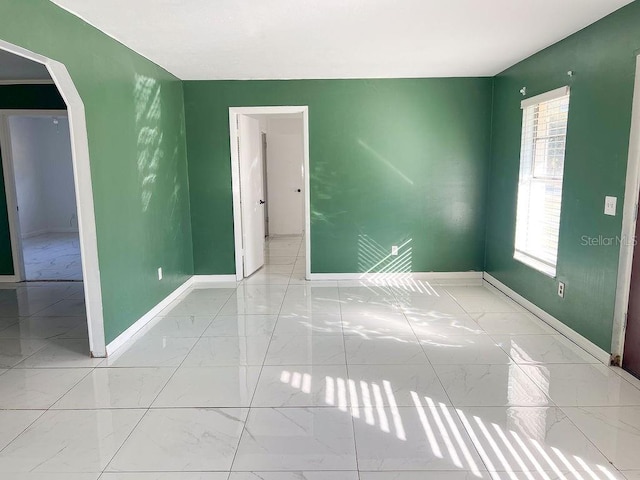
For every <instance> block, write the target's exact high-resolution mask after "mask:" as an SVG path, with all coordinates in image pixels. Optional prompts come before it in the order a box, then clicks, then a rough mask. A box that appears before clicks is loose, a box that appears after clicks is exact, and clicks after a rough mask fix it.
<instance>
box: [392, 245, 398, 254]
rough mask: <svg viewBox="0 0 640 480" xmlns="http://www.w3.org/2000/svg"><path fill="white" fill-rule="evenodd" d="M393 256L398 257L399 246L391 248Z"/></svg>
mask: <svg viewBox="0 0 640 480" xmlns="http://www.w3.org/2000/svg"><path fill="white" fill-rule="evenodd" d="M391 255H398V246H397V245H394V246H393V247H391Z"/></svg>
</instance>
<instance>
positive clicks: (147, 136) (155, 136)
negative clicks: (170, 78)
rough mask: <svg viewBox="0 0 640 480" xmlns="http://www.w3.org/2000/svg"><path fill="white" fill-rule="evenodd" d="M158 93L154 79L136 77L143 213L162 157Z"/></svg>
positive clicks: (147, 204) (158, 87)
mask: <svg viewBox="0 0 640 480" xmlns="http://www.w3.org/2000/svg"><path fill="white" fill-rule="evenodd" d="M161 93H162V92H161V85H160V83H159V82H158V81H157V80H156V79H154V78H151V77H146V76H144V75H139V74H136V83H135V90H134V100H135V114H136V127H137V129H138V159H137V163H138V177H139V179H140V184H141V186H142V198H141V202H142V211H143V212H146V211H147V210H148V209H149V204H150V203H151V198H152V197H153V187H154V184H155V182H156V178H157V172H158V167H159V165H160V162H161V161H162V158H163V156H164V152H163V150H162V138H163V133H162V132H161V131H160V130H159V125H160V122H161V121H162V107H161V105H162V102H161V98H162V97H161Z"/></svg>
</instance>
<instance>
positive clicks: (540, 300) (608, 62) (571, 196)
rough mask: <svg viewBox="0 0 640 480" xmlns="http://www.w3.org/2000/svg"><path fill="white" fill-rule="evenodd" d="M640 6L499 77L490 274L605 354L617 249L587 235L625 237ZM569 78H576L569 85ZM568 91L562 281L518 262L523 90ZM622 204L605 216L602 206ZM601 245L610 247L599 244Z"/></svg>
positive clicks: (560, 259) (560, 258)
mask: <svg viewBox="0 0 640 480" xmlns="http://www.w3.org/2000/svg"><path fill="white" fill-rule="evenodd" d="M639 26H640V2H634V3H632V4H630V5H629V6H627V7H625V8H623V9H621V10H619V11H617V12H615V13H614V14H612V15H610V16H608V17H606V18H604V19H603V20H601V21H599V22H597V23H595V24H593V25H591V26H589V27H587V28H586V29H584V30H582V31H580V32H578V33H576V34H575V35H572V36H571V37H568V38H567V39H565V40H563V41H561V42H560V43H557V44H555V45H553V46H551V47H549V48H547V49H545V50H543V51H542V52H539V53H538V54H536V55H534V56H532V57H530V58H528V59H526V60H524V61H523V62H521V63H519V64H517V65H515V66H513V67H511V68H509V69H508V70H506V71H505V72H503V73H501V74H500V75H498V76H497V77H496V78H495V90H494V108H493V140H492V165H491V175H490V187H489V196H488V218H487V253H486V270H487V271H488V272H489V273H491V274H492V275H494V276H495V277H496V278H498V279H499V280H500V281H502V282H503V283H505V284H506V285H508V286H509V287H511V288H512V289H514V290H515V291H516V292H518V293H519V294H521V295H523V296H524V297H526V298H527V299H528V300H530V301H532V302H533V303H535V304H536V305H538V306H539V307H541V308H543V309H544V310H546V311H547V312H548V313H550V314H551V315H553V316H555V317H556V318H558V319H559V320H561V321H562V322H564V323H565V324H567V325H568V326H569V327H571V328H573V329H574V330H576V331H577V332H578V333H580V334H582V335H583V336H585V337H586V338H588V339H589V340H591V341H592V342H594V343H595V344H597V345H598V346H600V347H601V348H603V349H605V350H606V351H610V346H611V332H612V326H613V309H614V300H615V291H616V278H617V267H618V254H619V247H618V246H617V245H616V244H615V242H613V244H612V245H609V246H606V245H603V246H585V245H583V243H584V242H583V236H587V237H595V238H599V236H600V235H602V236H603V238H614V239H615V237H616V236H619V235H620V232H621V227H622V208H623V205H622V203H623V198H624V189H625V177H626V166H627V154H628V146H629V129H630V123H631V106H632V97H633V86H634V73H635V60H636V55H638V54H640V51H639V49H640V28H639ZM569 70H572V71H573V72H574V73H575V75H574V76H573V77H571V78H569V77H568V76H567V71H569ZM567 84H568V85H570V86H571V100H570V106H569V123H568V131H567V146H566V157H565V173H564V185H563V198H562V215H561V221H560V245H559V251H558V268H557V279H552V278H549V277H546V276H545V275H543V274H541V273H538V272H537V271H535V270H533V269H531V268H529V267H527V266H525V265H523V264H521V263H519V262H517V261H514V260H513V244H514V232H515V215H516V194H517V185H518V171H519V160H520V159H519V154H520V128H521V122H522V118H521V117H522V112H521V110H520V101H521V100H522V96H521V95H520V93H519V90H520V88H522V87H523V86H526V87H527V96H531V95H536V94H538V93H541V92H545V91H547V90H551V89H554V88H557V87H560V86H563V85H567ZM605 195H613V196H616V197H618V213H617V215H616V216H615V217H610V216H605V215H604V214H603V209H604V197H605ZM600 243H606V241H604V242H600ZM557 281H563V282H565V283H566V295H565V298H564V299H561V298H560V297H558V296H557V293H556V291H557V284H556V282H557Z"/></svg>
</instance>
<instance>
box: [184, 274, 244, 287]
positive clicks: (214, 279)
mask: <svg viewBox="0 0 640 480" xmlns="http://www.w3.org/2000/svg"><path fill="white" fill-rule="evenodd" d="M191 282H192V284H193V285H200V284H205V283H221V282H233V283H236V276H235V274H233V273H232V274H231V275H194V276H193V277H191Z"/></svg>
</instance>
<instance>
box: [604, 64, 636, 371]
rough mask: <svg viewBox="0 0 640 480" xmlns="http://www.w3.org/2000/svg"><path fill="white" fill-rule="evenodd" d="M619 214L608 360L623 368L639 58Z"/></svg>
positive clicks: (633, 206) (632, 228)
mask: <svg viewBox="0 0 640 480" xmlns="http://www.w3.org/2000/svg"><path fill="white" fill-rule="evenodd" d="M624 192H625V193H624V207H623V211H622V233H621V235H620V257H619V260H618V283H617V287H616V299H615V308H614V314H613V315H614V316H613V335H612V340H611V359H612V362H613V363H614V364H616V365H619V366H622V357H623V354H624V340H625V332H626V327H627V310H628V308H629V292H630V290H631V270H632V267H633V251H634V247H635V245H634V243H635V241H634V239H635V237H636V232H637V228H636V224H637V218H636V212H637V211H638V202H639V197H640V55H638V56H637V57H636V76H635V86H634V92H633V109H632V114H631V132H630V137H629V159H628V161H627V178H626V182H625V189H624Z"/></svg>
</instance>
